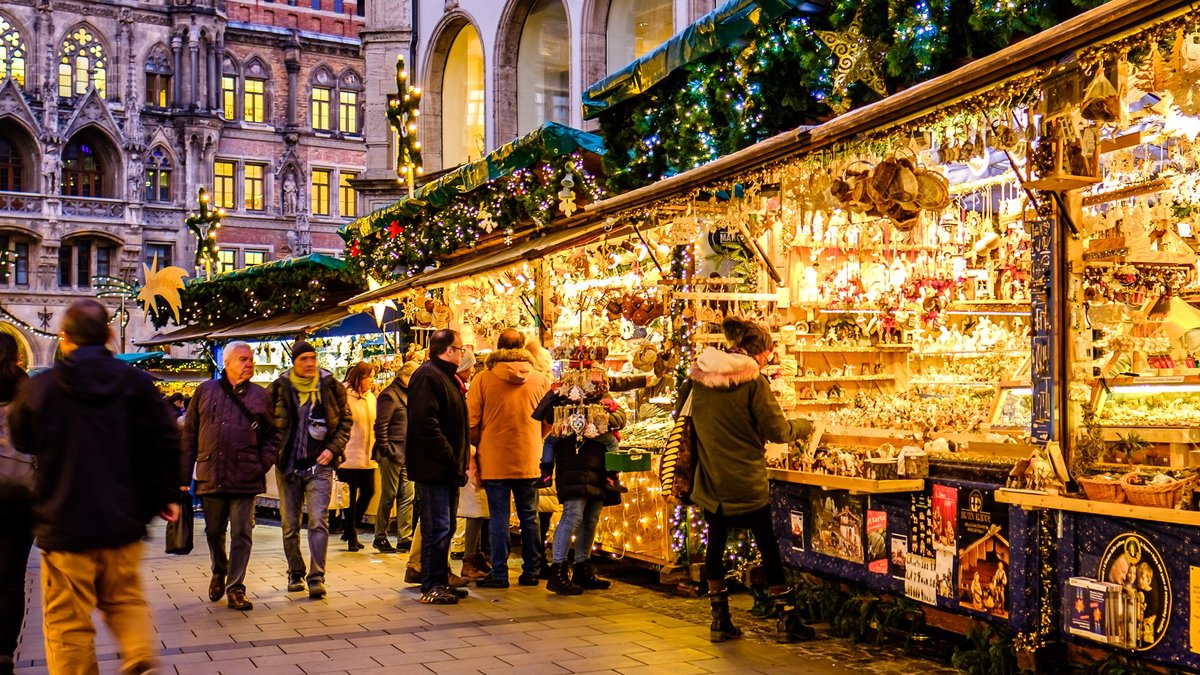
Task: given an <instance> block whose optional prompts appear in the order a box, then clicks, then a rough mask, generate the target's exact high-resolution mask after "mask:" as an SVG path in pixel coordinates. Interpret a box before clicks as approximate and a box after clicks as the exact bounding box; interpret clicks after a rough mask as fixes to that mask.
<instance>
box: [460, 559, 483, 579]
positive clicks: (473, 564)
mask: <svg viewBox="0 0 1200 675" xmlns="http://www.w3.org/2000/svg"><path fill="white" fill-rule="evenodd" d="M476 555H477V554H476ZM476 555H468V556H464V557H463V563H462V572H460V573H459V575H460V576H462V578H464V579H467V580H468V581H479V580H480V579H482V578H484V577H486V576H487V571H486V570H482V569H479V567H478V560H477V558H476Z"/></svg>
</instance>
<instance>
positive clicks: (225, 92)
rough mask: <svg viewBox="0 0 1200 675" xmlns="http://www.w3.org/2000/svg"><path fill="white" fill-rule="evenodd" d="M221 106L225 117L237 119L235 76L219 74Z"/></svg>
mask: <svg viewBox="0 0 1200 675" xmlns="http://www.w3.org/2000/svg"><path fill="white" fill-rule="evenodd" d="M221 106H222V109H223V110H224V111H225V119H227V120H232V119H237V76H235V75H222V76H221Z"/></svg>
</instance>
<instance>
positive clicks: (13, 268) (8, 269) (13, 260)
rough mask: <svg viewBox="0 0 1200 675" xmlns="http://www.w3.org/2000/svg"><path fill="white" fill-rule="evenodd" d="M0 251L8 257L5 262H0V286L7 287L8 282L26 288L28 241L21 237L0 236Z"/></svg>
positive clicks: (27, 283) (27, 280)
mask: <svg viewBox="0 0 1200 675" xmlns="http://www.w3.org/2000/svg"><path fill="white" fill-rule="evenodd" d="M0 251H3V252H6V254H7V256H8V258H7V260H4V261H0V286H8V285H9V283H10V282H12V283H16V284H17V285H18V286H28V285H29V242H28V240H26V239H25V238H24V236H23V235H11V234H0Z"/></svg>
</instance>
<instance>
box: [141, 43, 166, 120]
mask: <svg viewBox="0 0 1200 675" xmlns="http://www.w3.org/2000/svg"><path fill="white" fill-rule="evenodd" d="M170 90H171V58H170V55H168V54H167V48H166V47H164V46H162V45H155V46H154V49H152V50H151V51H150V54H149V56H147V57H146V105H150V106H155V107H158V108H166V107H167V105H168V104H169V102H170V99H169V96H170V94H169V93H168V92H169V91H170Z"/></svg>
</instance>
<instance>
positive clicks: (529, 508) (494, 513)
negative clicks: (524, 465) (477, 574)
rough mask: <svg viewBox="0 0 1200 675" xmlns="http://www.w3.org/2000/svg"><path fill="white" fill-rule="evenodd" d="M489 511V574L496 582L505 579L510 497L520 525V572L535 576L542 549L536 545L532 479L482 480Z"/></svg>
mask: <svg viewBox="0 0 1200 675" xmlns="http://www.w3.org/2000/svg"><path fill="white" fill-rule="evenodd" d="M483 490H484V492H486V493H487V500H488V512H489V513H490V514H491V520H490V523H489V529H488V532H489V534H491V539H492V572H491V575H492V576H493V577H496V578H497V579H504V580H506V581H507V580H508V521H509V511H508V506H509V500H510V495H511V499H512V501H513V503H515V504H516V506H517V520H518V521H519V522H520V523H521V561H522V565H521V571H522V572H524V573H525V574H534V575H536V574H537V573H538V566H539V564H540V563H541V555H539V554H538V551H539V549H541V546H540V545H539V543H538V519H537V488H536V487H534V485H533V480H532V479H513V480H485V481H483Z"/></svg>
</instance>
